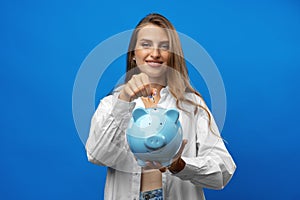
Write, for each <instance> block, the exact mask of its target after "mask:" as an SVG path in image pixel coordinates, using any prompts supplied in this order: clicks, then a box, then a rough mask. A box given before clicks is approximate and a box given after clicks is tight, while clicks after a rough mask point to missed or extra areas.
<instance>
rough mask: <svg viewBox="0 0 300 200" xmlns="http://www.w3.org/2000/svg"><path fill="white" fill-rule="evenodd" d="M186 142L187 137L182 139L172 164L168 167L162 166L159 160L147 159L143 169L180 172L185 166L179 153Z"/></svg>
mask: <svg viewBox="0 0 300 200" xmlns="http://www.w3.org/2000/svg"><path fill="white" fill-rule="evenodd" d="M186 144H187V139H184V140H182V143H181V146H180V149H179V151H178V153H177V154H176V155H175V156H174V157H173V159H172V164H171V165H170V166H169V167H164V166H162V165H161V164H160V163H159V162H155V161H152V162H151V161H147V162H146V164H147V165H146V166H145V167H144V169H159V170H160V171H161V172H165V171H166V170H167V169H168V170H169V171H170V172H172V173H173V174H175V173H178V172H180V171H181V170H183V168H184V167H185V162H184V161H183V160H182V159H181V155H182V152H183V150H184V147H185V145H186Z"/></svg>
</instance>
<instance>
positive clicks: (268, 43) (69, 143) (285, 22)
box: [0, 0, 300, 200]
mask: <svg viewBox="0 0 300 200" xmlns="http://www.w3.org/2000/svg"><path fill="white" fill-rule="evenodd" d="M150 12H159V13H161V14H163V15H165V16H166V17H167V18H169V19H170V20H171V22H172V23H173V24H174V25H175V27H176V28H177V30H178V31H180V32H182V33H185V34H187V35H188V36H190V37H192V38H194V39H195V40H196V41H197V42H199V43H200V44H201V45H202V46H203V47H204V48H205V49H206V51H207V52H208V53H209V54H210V56H211V57H212V59H213V60H214V62H215V63H216V65H217V66H218V68H219V71H220V73H221V75H222V78H223V81H224V84H225V87H226V93H227V101H228V102H227V106H228V107H227V109H228V112H227V117H226V123H225V127H224V129H223V132H222V135H223V137H224V138H225V139H226V140H227V141H228V142H229V143H228V145H227V147H228V149H229V151H230V152H231V154H232V156H233V158H234V160H235V161H236V164H237V166H238V168H237V171H236V173H235V175H234V177H233V179H232V180H231V182H230V183H229V184H228V185H227V187H226V188H225V189H224V190H221V191H213V190H206V191H205V192H206V197H207V199H208V200H213V199H243V200H247V199H294V200H295V199H299V198H300V190H299V178H300V175H299V169H300V168H299V164H300V148H299V145H298V143H299V140H300V136H299V135H300V128H299V117H298V112H299V111H300V109H299V100H300V99H299V97H300V95H299V84H300V79H299V78H298V74H299V72H300V68H299V67H300V55H299V52H300V38H299V35H300V3H299V2H298V1H292V0H281V1H278V0H277V1H276V0H273V1H266V0H261V1H258V0H256V1H250V0H249V1H231V0H227V1H215V0H211V1H187V0H186V1H174V0H172V1H171V0H155V1H154V0H152V1H150V0H147V1H146V0H142V1H141V0H139V1H135V0H131V1H116V0H112V1H99V0H98V1H85V2H84V1H64V0H60V1H58V0H52V1H33V0H32V1H16V0H11V1H1V3H0V27H1V32H0V53H1V54H0V58H1V68H0V88H1V98H0V105H1V129H0V131H1V134H0V155H1V157H0V158H1V159H0V199H9V200H13V199H31V200H35V199H45V200H46V199H51V200H53V199H72V200H75V199H89V200H93V199H103V187H104V186H103V185H104V182H105V172H106V169H105V168H104V167H99V166H96V165H93V164H90V163H88V162H87V159H86V156H85V150H84V146H83V144H82V142H81V140H80V139H79V136H78V134H77V131H76V128H75V126H74V122H73V117H72V89H73V83H74V80H75V77H76V73H77V71H78V69H79V67H80V65H81V63H82V61H83V60H84V58H85V57H86V56H87V55H88V53H89V52H90V51H91V50H92V49H93V48H94V47H95V46H97V45H98V44H99V43H100V42H101V41H103V40H105V39H107V38H108V37H110V36H112V35H114V34H117V33H119V32H121V31H125V30H128V29H132V28H134V26H135V25H136V24H137V22H138V21H139V20H140V19H141V18H142V17H144V16H145V15H146V14H148V13H150ZM112 48H117V47H112ZM122 62H124V60H122V59H121V61H120V63H121V66H119V67H120V69H122V70H123V69H124V68H125V65H124V64H122ZM192 72H193V69H191V73H192ZM106 74H108V75H110V76H111V75H113V72H112V71H110V72H109V71H107V73H106ZM195 77H197V76H196V75H192V81H193V82H195V81H197V79H196V80H195ZM102 81H104V82H105V80H102ZM199 87H201V86H199ZM110 89H111V87H109V86H108V85H107V84H105V85H104V84H103V85H101V87H99V90H98V91H97V99H96V100H95V102H97V101H98V100H99V99H100V98H101V97H102V96H103V95H105V94H106V93H108V92H109V90H110ZM198 89H199V88H198ZM199 90H200V92H202V91H203V95H204V97H205V98H206V99H207V100H208V101H209V95H208V93H207V91H206V89H205V87H204V88H200V89H199Z"/></svg>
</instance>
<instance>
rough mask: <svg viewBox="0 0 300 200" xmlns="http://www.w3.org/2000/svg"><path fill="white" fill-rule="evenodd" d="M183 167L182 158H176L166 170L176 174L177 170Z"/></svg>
mask: <svg viewBox="0 0 300 200" xmlns="http://www.w3.org/2000/svg"><path fill="white" fill-rule="evenodd" d="M184 167H185V162H184V160H183V159H182V158H179V159H178V160H176V161H175V162H173V163H172V164H171V165H170V167H168V170H169V171H170V172H171V173H172V174H177V173H178V172H180V171H181V170H183V169H184Z"/></svg>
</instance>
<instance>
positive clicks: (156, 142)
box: [145, 135, 166, 150]
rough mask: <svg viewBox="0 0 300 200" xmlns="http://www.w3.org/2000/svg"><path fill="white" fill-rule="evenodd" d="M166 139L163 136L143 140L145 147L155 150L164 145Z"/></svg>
mask: <svg viewBox="0 0 300 200" xmlns="http://www.w3.org/2000/svg"><path fill="white" fill-rule="evenodd" d="M165 141H166V139H165V137H164V136H163V135H155V136H151V137H148V138H147V139H146V140H145V146H146V147H147V148H149V149H151V150H157V149H160V148H162V147H163V146H165V145H166V142H165Z"/></svg>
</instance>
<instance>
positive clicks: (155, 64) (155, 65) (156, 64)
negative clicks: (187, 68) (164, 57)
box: [146, 60, 163, 67]
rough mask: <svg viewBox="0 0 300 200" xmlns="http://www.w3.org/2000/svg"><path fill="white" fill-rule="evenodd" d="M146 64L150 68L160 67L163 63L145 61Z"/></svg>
mask: <svg viewBox="0 0 300 200" xmlns="http://www.w3.org/2000/svg"><path fill="white" fill-rule="evenodd" d="M146 63H147V64H148V65H149V66H151V67H160V66H161V65H162V64H163V62H162V61H154V60H148V61H147V60H146Z"/></svg>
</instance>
